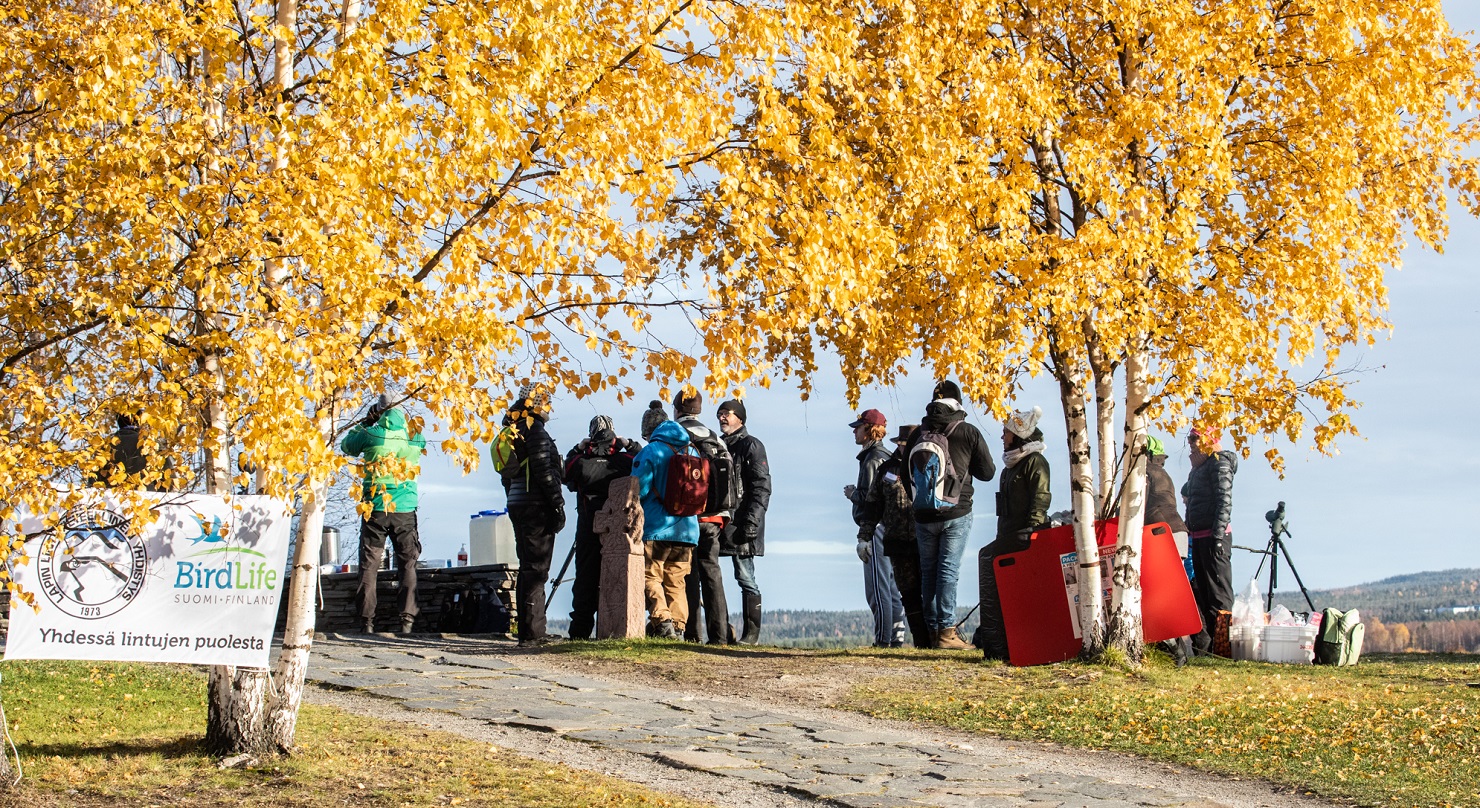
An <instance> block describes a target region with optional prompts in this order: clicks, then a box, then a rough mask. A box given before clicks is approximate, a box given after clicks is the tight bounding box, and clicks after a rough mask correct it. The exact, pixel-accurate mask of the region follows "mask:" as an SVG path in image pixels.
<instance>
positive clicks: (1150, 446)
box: [1146, 435, 1167, 457]
mask: <svg viewBox="0 0 1480 808" xmlns="http://www.w3.org/2000/svg"><path fill="white" fill-rule="evenodd" d="M1166 453H1167V448H1166V446H1165V445H1163V444H1162V442H1161V438H1158V437H1156V436H1155V435H1147V436H1146V454H1148V455H1150V456H1152V457H1155V456H1157V455H1164V454H1166Z"/></svg>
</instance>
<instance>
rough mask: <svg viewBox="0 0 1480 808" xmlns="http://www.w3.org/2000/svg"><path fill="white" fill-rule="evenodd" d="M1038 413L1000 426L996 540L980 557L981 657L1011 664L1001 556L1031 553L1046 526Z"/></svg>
mask: <svg viewBox="0 0 1480 808" xmlns="http://www.w3.org/2000/svg"><path fill="white" fill-rule="evenodd" d="M1042 417H1043V410H1041V409H1039V408H1038V407H1034V408H1033V409H1031V410H1025V411H1019V412H1015V413H1013V414H1012V415H1011V416H1009V417H1008V419H1007V422H1006V423H1005V424H1003V425H1002V448H1003V452H1002V467H1003V468H1002V482H1001V487H1000V488H998V489H997V539H996V541H993V542H992V543H991V544H988V545H987V546H986V547H983V548H982V549H981V552H980V553H979V554H978V557H977V570H978V586H979V587H980V594H981V609H982V623H981V641H982V654H983V655H984V656H985V657H986V658H987V659H1000V660H1002V661H1003V662H1006V661H1007V627H1006V625H1005V624H1004V622H1003V619H1002V599H1001V598H1000V597H999V596H998V594H997V574H996V573H997V567H996V564H995V562H996V560H997V556H1002V555H1007V554H1008V553H1016V552H1020V551H1022V550H1026V549H1028V544H1029V542H1030V540H1031V538H1032V536H1033V531H1035V530H1039V529H1041V528H1043V527H1045V526H1046V525H1047V524H1048V506H1049V503H1050V502H1051V501H1052V497H1051V496H1050V494H1049V475H1048V460H1047V459H1046V458H1045V457H1044V456H1043V448H1044V447H1043V432H1042V431H1041V430H1039V429H1038V419H1039V418H1042Z"/></svg>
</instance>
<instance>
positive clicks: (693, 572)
mask: <svg viewBox="0 0 1480 808" xmlns="http://www.w3.org/2000/svg"><path fill="white" fill-rule="evenodd" d="M721 529H722V528H721V526H720V525H719V523H717V522H700V523H699V546H698V547H696V548H694V563H693V565H692V566H691V567H689V579H688V582H687V583H686V584H685V586H686V588H687V590H688V596H689V623H688V625H687V626H686V627H685V629H684V634H685V636H686V637H687V638H688V639H691V640H698V639H699V611H700V609H699V607H700V605H701V604H702V605H703V607H704V608H703V612H704V630H705V632H707V633H708V634H709V642H711V643H725V642H728V640H729V628H730V625H729V624H730V609H729V606H728V604H726V603H725V578H724V572H723V571H722V570H721V569H720V566H719V534H720V531H721Z"/></svg>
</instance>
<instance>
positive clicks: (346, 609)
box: [0, 564, 518, 637]
mask: <svg viewBox="0 0 1480 808" xmlns="http://www.w3.org/2000/svg"><path fill="white" fill-rule="evenodd" d="M416 572H417V575H416V602H417V605H418V606H419V607H420V608H421V613H420V614H418V615H417V616H416V624H415V626H414V628H413V630H414V631H428V632H435V631H440V632H445V633H449V634H511V633H512V627H511V626H510V625H508V624H505V623H502V621H501V620H500V621H499V622H497V623H492V624H490V623H491V619H490V615H481V618H480V616H479V615H477V614H475V612H477V611H479V609H477V608H471V607H470V606H469V605H465V604H464V602H463V599H464V598H466V597H467V596H469V595H472V596H473V598H474V602H475V603H478V602H480V601H482V600H483V598H482V597H480V596H484V595H491V596H493V597H495V598H497V599H498V601H499V602H500V603H501V604H502V605H503V608H504V609H507V610H508V613H509V620H510V621H512V620H513V619H514V616H515V612H514V578H515V576H516V575H517V574H518V571H517V570H511V569H509V568H508V567H507V566H506V565H503V564H488V565H484V566H480V567H446V568H440V569H422V570H417V571H416ZM396 576H397V573H396V572H394V571H391V570H381V571H380V580H379V590H378V591H377V593H376V610H375V627H376V628H377V629H379V630H381V631H394V630H396V629H397V628H398V627H399V625H400V622H401V620H400V614H399V613H398V612H397V608H396V590H397V589H399V588H400V587H399V586H398V584H397V581H396ZM359 584H360V574H359V573H358V572H336V573H331V574H328V575H320V576H319V589H320V596H319V610H318V619H317V623H316V628H317V630H319V631H337V632H355V631H359V630H360V615H359V612H358V610H357V609H356V608H355V590H356V589H357V588H358V587H359ZM281 591H283V592H287V591H288V588H287V586H286V585H284V586H283V588H282V590H281ZM449 601H452V602H453V607H452V608H450V609H448V610H444V608H443V604H446V603H448V602H449ZM484 602H486V601H484ZM499 617H501V615H499ZM286 619H287V600H286V599H285V600H284V601H283V605H282V607H281V608H280V609H279V611H278V622H277V629H276V630H277V631H278V633H281V632H282V630H283V624H284V622H285V621H286ZM9 625H10V591H9V590H7V589H4V588H3V587H0V637H3V636H4V635H5V631H6V629H7V628H9Z"/></svg>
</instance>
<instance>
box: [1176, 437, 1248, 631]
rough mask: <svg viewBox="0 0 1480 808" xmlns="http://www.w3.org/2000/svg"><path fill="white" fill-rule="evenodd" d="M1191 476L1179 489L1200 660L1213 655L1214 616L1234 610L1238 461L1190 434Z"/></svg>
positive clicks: (1213, 442)
mask: <svg viewBox="0 0 1480 808" xmlns="http://www.w3.org/2000/svg"><path fill="white" fill-rule="evenodd" d="M1187 442H1188V445H1189V446H1190V447H1191V449H1192V472H1191V473H1190V474H1188V475H1187V482H1186V484H1184V485H1183V486H1182V496H1183V498H1184V499H1185V500H1186V502H1187V542H1188V552H1189V553H1191V555H1192V571H1193V577H1192V595H1193V597H1194V598H1196V599H1197V608H1198V611H1200V612H1201V613H1202V618H1203V630H1202V631H1201V632H1199V633H1198V635H1197V636H1196V637H1194V638H1193V640H1192V645H1193V648H1194V649H1196V651H1197V653H1198V654H1199V655H1204V654H1208V653H1211V652H1212V647H1213V633H1214V631H1215V630H1216V629H1217V625H1218V613H1219V612H1226V611H1229V610H1231V609H1232V608H1233V561H1232V559H1231V558H1230V556H1231V555H1232V548H1233V532H1232V530H1233V529H1232V522H1233V475H1234V474H1237V473H1238V455H1235V454H1234V453H1233V452H1229V451H1224V450H1223V448H1222V446H1221V445H1220V443H1219V440H1218V433H1217V432H1214V431H1212V430H1197V429H1195V430H1193V431H1192V434H1191V435H1190V436H1189V437H1188V439H1187Z"/></svg>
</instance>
